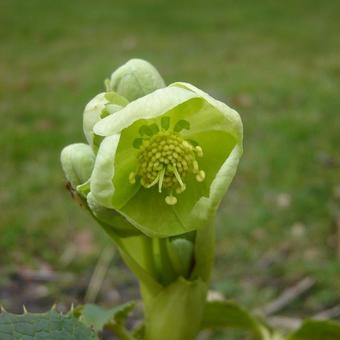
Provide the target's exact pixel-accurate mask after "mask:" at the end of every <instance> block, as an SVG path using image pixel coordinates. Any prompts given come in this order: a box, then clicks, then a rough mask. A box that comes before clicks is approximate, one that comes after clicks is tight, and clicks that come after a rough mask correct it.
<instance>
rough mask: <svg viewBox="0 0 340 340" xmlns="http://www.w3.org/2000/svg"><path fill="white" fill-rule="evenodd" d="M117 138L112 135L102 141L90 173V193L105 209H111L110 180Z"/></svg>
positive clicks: (112, 173)
mask: <svg viewBox="0 0 340 340" xmlns="http://www.w3.org/2000/svg"><path fill="white" fill-rule="evenodd" d="M119 137H120V136H119V135H113V136H110V137H108V138H105V139H104V140H103V142H102V143H101V145H100V147H99V150H98V153H97V157H96V163H95V166H94V169H93V172H92V179H91V184H90V188H91V193H92V194H93V196H94V198H95V199H96V200H97V201H98V203H99V204H101V205H103V206H104V207H107V208H113V206H112V195H113V192H114V187H113V182H112V180H113V175H114V172H115V171H114V170H115V169H114V159H115V153H116V150H117V147H118V142H119Z"/></svg>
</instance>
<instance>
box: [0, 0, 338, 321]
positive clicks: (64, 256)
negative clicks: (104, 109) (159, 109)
mask: <svg viewBox="0 0 340 340" xmlns="http://www.w3.org/2000/svg"><path fill="white" fill-rule="evenodd" d="M339 12H340V3H339V2H338V1H321V0H320V1H317V0H314V1H307V0H303V1H293V0H288V1H285V2H277V1H261V2H260V1H246V0H245V1H225V0H224V1H222V0H221V1H210V2H209V1H179V0H178V1H155V0H154V1H152V0H143V1H138V0H134V1H123V0H117V1H109V0H101V1H96V2H94V1H90V0H83V1H67V0H59V1H42V0H30V1H20V0H2V1H1V2H0V23H1V24H0V25H1V26H0V41H1V44H0V115H1V134H0V151H1V176H0V249H1V253H0V265H1V267H0V268H1V269H0V271H1V274H2V275H1V279H0V300H1V299H2V303H4V304H5V305H10V306H11V307H10V308H12V309H14V310H15V309H17V308H18V307H19V306H21V304H22V303H23V302H24V301H25V299H26V300H27V297H25V296H23V297H22V296H20V297H17V298H16V299H15V296H13V294H12V295H11V292H12V291H11V289H8V287H9V286H10V285H11V283H12V281H13V273H17V272H20V271H22V270H27V269H29V270H31V269H32V270H40V269H41V268H45V269H46V268H47V269H48V270H49V271H55V272H65V271H66V272H71V273H74V274H75V275H76V278H77V280H76V281H77V282H78V280H79V278H82V277H85V278H86V277H88V276H89V275H90V273H91V272H92V270H93V267H94V265H95V263H96V260H97V258H98V255H99V254H100V252H101V249H102V248H103V247H105V246H106V245H107V243H108V240H107V238H106V236H105V235H104V232H103V231H101V230H100V229H99V228H98V227H97V226H96V225H95V223H94V222H93V221H92V220H91V219H90V218H89V217H88V216H87V214H86V213H85V212H84V211H82V210H81V209H79V208H78V207H77V206H76V205H75V204H74V203H73V202H72V201H71V200H70V198H69V196H68V194H67V192H66V191H65V189H64V188H63V175H62V172H61V170H60V165H59V152H60V150H61V149H62V147H63V146H64V145H66V144H69V143H72V142H77V141H83V140H84V137H83V135H82V127H81V122H82V111H83V109H84V106H85V104H86V103H87V102H88V101H89V100H90V99H91V98H92V97H93V96H94V95H96V94H97V93H98V92H100V91H102V89H103V79H104V78H105V77H107V76H108V75H109V74H110V73H111V72H112V71H113V69H115V68H116V67H118V66H119V65H120V64H122V63H124V62H125V61H126V60H127V59H129V58H132V57H140V58H144V59H147V60H149V61H150V62H152V63H153V64H154V65H155V66H156V67H157V68H158V69H159V70H160V72H161V73H162V75H163V77H164V78H165V80H166V81H167V83H171V82H174V81H177V80H183V81H188V82H191V83H193V84H195V85H196V86H198V87H200V88H202V89H203V90H205V91H206V92H208V93H210V94H212V95H213V96H215V97H216V98H218V99H221V100H223V101H226V102H227V103H228V104H229V105H231V106H232V107H234V108H235V109H237V110H238V111H239V112H240V114H241V116H242V118H243V121H244V128H245V145H244V147H245V153H244V157H243V159H242V162H241V165H240V169H239V172H238V174H237V177H236V179H235V181H234V183H233V185H232V187H231V189H230V191H229V193H228V195H227V196H226V198H225V200H224V202H223V204H222V206H221V209H220V211H219V214H218V223H217V228H218V243H217V259H216V269H215V271H214V275H213V283H212V285H213V287H214V288H216V289H218V290H220V291H221V292H222V293H223V294H224V295H225V296H226V297H228V298H233V299H237V300H238V301H240V302H242V303H243V304H245V305H246V306H249V307H252V308H254V307H258V306H261V305H263V304H265V303H267V302H268V301H270V300H272V299H273V298H275V297H276V296H277V295H278V294H279V293H280V292H281V291H282V289H284V288H285V287H287V286H289V285H292V284H294V283H295V282H297V281H298V280H300V279H301V278H303V277H305V276H310V277H312V278H314V279H316V281H317V284H316V285H315V286H314V288H313V290H312V291H311V292H309V294H308V295H307V296H304V297H303V298H302V299H299V300H298V301H296V302H295V303H293V304H291V305H290V306H289V307H288V308H287V309H286V310H285V311H284V313H286V315H290V316H292V315H299V316H305V315H312V314H313V313H316V312H318V311H320V310H322V309H325V308H328V307H331V306H333V305H335V304H337V303H339V302H340V294H339V286H340V265H339V260H340V208H339V203H340V176H339V175H340V151H339V147H340V133H339V131H340V117H339V107H340V96H339V88H340V21H339V18H338V13H339ZM108 277H109V278H110V282H111V283H110V284H108V287H107V288H106V289H107V290H110V289H111V290H112V289H113V287H118V292H119V293H120V295H119V298H117V299H118V300H122V301H125V300H126V298H127V296H129V295H132V296H134V295H135V294H136V293H135V286H134V284H133V282H134V281H133V278H132V276H131V275H130V274H129V273H128V272H127V271H126V270H125V269H124V267H122V266H121V263H120V261H119V259H118V257H115V258H114V260H113V265H112V266H111V268H110V271H109V274H108ZM84 280H85V281H86V279H84ZM71 281H72V280H71ZM110 285H111V286H110ZM60 286H62V285H61V283H60V282H50V283H49V284H48V285H47V287H48V292H46V293H45V298H46V299H47V301H50V300H49V299H52V300H54V299H58V300H59V301H61V302H63V301H65V303H67V301H69V299H70V298H69V296H71V299H74V300H75V301H78V300H81V299H82V296H83V295H82V291H80V292H77V294H75V293H74V291H73V290H72V289H71V288H67V289H64V290H61V289H60ZM112 286H113V287H112ZM1 287H2V288H1ZM68 287H72V283H71V284H69V286H68ZM129 287H130V288H131V289H130V290H129V291H126V289H127V288H129ZM103 289H104V290H105V288H103ZM1 291H2V293H1ZM4 292H5V293H4ZM13 301H14V302H13ZM106 301H107V300H106ZM31 303H32V304H34V301H31ZM35 308H36V309H39V308H40V309H41V308H42V307H41V306H36V307H35Z"/></svg>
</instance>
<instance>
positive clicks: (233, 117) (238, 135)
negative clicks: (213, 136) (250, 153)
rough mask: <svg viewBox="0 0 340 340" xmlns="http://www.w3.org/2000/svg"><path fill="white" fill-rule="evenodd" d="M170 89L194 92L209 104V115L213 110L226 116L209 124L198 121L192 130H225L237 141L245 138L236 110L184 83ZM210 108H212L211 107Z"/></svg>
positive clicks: (175, 84) (178, 83) (176, 84)
mask: <svg viewBox="0 0 340 340" xmlns="http://www.w3.org/2000/svg"><path fill="white" fill-rule="evenodd" d="M169 87H179V88H184V89H187V90H190V91H192V92H193V93H195V94H196V95H198V96H199V97H200V98H202V99H204V100H205V101H206V103H207V104H209V105H208V106H207V107H206V108H205V109H206V110H208V111H210V113H209V115H211V111H213V110H212V109H214V110H216V111H217V112H219V113H220V114H222V115H223V116H224V120H223V121H213V120H212V119H211V118H210V121H209V122H207V121H206V120H205V119H202V120H198V121H196V124H193V125H192V130H195V131H197V132H198V131H199V130H206V129H209V130H223V131H226V132H228V133H230V134H231V135H232V136H234V137H235V139H236V140H237V141H241V142H242V138H243V126H242V121H241V118H240V116H239V114H238V113H237V111H235V110H234V109H232V108H230V107H229V106H228V105H226V104H224V103H223V102H221V101H219V100H216V99H215V98H213V97H211V96H210V95H208V94H207V93H205V92H204V91H202V90H200V89H198V88H197V87H195V86H194V85H192V84H189V83H184V82H176V83H173V84H171V85H169ZM209 106H210V107H209Z"/></svg>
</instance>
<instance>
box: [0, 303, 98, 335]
mask: <svg viewBox="0 0 340 340" xmlns="http://www.w3.org/2000/svg"><path fill="white" fill-rule="evenodd" d="M0 339H1V340H20V339H22V340H23V339H25V340H30V339H31V340H39V339H40V340H43V339H49V340H60V339H65V340H66V339H67V340H95V339H99V338H98V336H97V335H96V333H95V332H94V331H93V330H92V329H90V328H88V327H86V326H85V325H84V324H82V323H81V322H79V321H78V320H77V319H76V318H75V317H73V316H71V315H62V314H59V313H57V312H56V311H54V310H51V311H49V312H47V313H24V314H22V315H17V314H11V313H7V312H5V311H3V312H1V313H0Z"/></svg>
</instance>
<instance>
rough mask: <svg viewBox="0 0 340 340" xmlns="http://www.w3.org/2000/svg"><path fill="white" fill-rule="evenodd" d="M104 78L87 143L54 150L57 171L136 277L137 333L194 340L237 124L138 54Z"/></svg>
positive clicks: (238, 136) (238, 149) (222, 107)
mask: <svg viewBox="0 0 340 340" xmlns="http://www.w3.org/2000/svg"><path fill="white" fill-rule="evenodd" d="M105 84H106V92H104V93H101V94H99V95H97V96H96V97H95V98H94V99H92V100H91V101H90V102H89V104H87V106H86V108H85V111H84V119H83V130H84V134H85V137H86V139H87V142H88V144H83V143H78V144H73V145H70V146H68V147H66V148H65V149H64V150H63V151H62V154H61V162H62V167H63V170H64V172H65V176H66V178H67V180H68V181H69V183H70V186H71V189H72V192H74V193H75V194H76V195H77V196H79V198H80V200H81V202H82V204H83V206H85V207H86V208H87V209H88V211H89V212H90V214H91V215H92V216H93V218H94V219H95V220H96V221H97V222H98V223H99V224H100V225H101V226H102V228H103V229H104V230H105V231H106V232H107V233H108V235H109V236H110V237H111V239H112V240H113V242H114V243H115V245H116V246H117V248H118V249H119V251H120V254H121V256H122V258H123V260H124V261H125V263H126V264H127V266H128V267H129V268H130V269H131V271H132V272H133V273H134V274H135V275H136V277H137V278H138V280H139V284H140V288H141V295H142V298H143V302H144V310H145V332H144V338H143V339H145V340H158V339H162V340H168V339H169V340H170V339H171V340H190V339H195V337H196V336H197V334H198V332H199V331H200V327H201V324H202V316H203V312H204V308H205V304H206V295H207V289H208V285H209V280H210V274H211V270H212V262H213V257H214V243H215V242H214V241H215V230H214V225H213V222H212V221H214V216H215V212H216V210H217V207H218V205H219V203H220V201H221V200H222V198H223V196H224V194H225V192H226V190H227V188H228V186H229V184H230V183H231V181H232V178H233V176H234V174H235V172H236V169H237V165H238V162H239V159H240V157H241V154H242V122H241V120H240V117H239V115H238V114H237V112H236V111H234V110H232V109H231V108H230V107H228V106H227V105H226V104H224V103H222V102H220V101H218V100H216V99H214V98H212V97H210V96H209V95H208V94H206V93H204V92H203V91H201V90H199V89H198V88H196V87H194V86H193V85H191V84H187V83H174V84H171V85H169V86H166V85H165V83H164V81H163V79H162V78H161V76H160V74H159V73H158V71H157V70H156V69H155V68H154V67H153V66H152V65H151V64H149V63H147V62H145V61H142V60H139V59H133V60H131V61H129V62H128V63H126V64H125V65H123V66H122V67H120V68H118V69H117V70H116V71H115V72H113V74H112V76H111V78H110V79H108V80H106V81H105ZM188 316H190V322H188V320H187V318H188ZM120 333H121V334H120V336H121V338H122V339H130V338H129V336H130V335H129V334H128V333H126V334H125V333H124V332H120Z"/></svg>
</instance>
